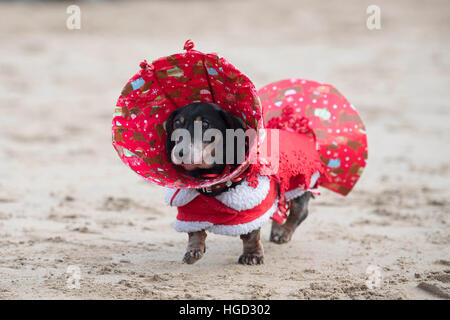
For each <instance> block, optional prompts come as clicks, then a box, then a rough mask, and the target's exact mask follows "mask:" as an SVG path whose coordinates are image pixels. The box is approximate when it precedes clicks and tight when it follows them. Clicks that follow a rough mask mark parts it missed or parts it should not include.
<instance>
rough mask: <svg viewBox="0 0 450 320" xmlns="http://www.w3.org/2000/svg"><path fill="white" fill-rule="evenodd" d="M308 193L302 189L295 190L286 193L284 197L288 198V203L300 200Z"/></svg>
mask: <svg viewBox="0 0 450 320" xmlns="http://www.w3.org/2000/svg"><path fill="white" fill-rule="evenodd" d="M305 192H306V191H305V190H303V189H301V188H295V189H292V190H289V191H286V192H285V193H284V197H285V198H286V201H289V200H292V199H295V198H298V197H300V196H302V195H303V194H304V193H305Z"/></svg>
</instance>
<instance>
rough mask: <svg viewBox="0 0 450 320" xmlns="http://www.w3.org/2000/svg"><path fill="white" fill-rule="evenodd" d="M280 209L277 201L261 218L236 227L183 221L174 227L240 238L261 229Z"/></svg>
mask: <svg viewBox="0 0 450 320" xmlns="http://www.w3.org/2000/svg"><path fill="white" fill-rule="evenodd" d="M277 208H278V200H277V201H275V203H274V204H273V206H272V207H271V208H270V209H269V210H267V212H266V213H264V214H263V215H262V216H260V217H259V218H257V219H255V220H253V221H250V222H247V223H241V224H235V225H221V224H212V223H211V222H206V221H181V220H178V219H177V220H175V222H174V224H173V227H174V228H175V230H176V231H178V232H195V231H200V230H208V231H210V232H212V233H216V234H222V235H227V236H238V235H241V234H247V233H249V232H252V231H253V230H256V229H259V228H261V227H262V226H263V225H264V224H265V223H266V222H267V221H268V220H269V219H270V217H272V215H273V214H274V213H275V212H276V211H277Z"/></svg>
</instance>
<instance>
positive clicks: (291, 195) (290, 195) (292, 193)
mask: <svg viewBox="0 0 450 320" xmlns="http://www.w3.org/2000/svg"><path fill="white" fill-rule="evenodd" d="M319 177H320V173H319V171H316V172H314V173H313V175H312V176H311V180H310V183H309V189H312V188H314V186H315V185H316V183H317V180H319ZM302 186H303V185H302ZM305 192H306V190H304V189H302V188H301V187H298V188H295V189H292V190H289V191H286V192H285V193H284V197H285V198H286V200H287V201H289V200H292V199H295V198H298V197H300V196H302V195H303V194H304V193H305Z"/></svg>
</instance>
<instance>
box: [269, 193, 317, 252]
mask: <svg viewBox="0 0 450 320" xmlns="http://www.w3.org/2000/svg"><path fill="white" fill-rule="evenodd" d="M311 197H312V193H311V192H305V193H304V194H303V195H302V196H300V197H298V198H295V199H293V200H291V209H290V211H289V216H288V217H287V219H286V221H285V222H284V223H283V224H279V223H278V222H276V221H272V231H271V232H270V241H272V242H274V243H278V244H282V243H286V242H289V241H290V240H291V238H292V235H293V234H294V231H295V229H297V227H298V226H299V225H300V224H301V223H302V222H303V221H304V220H305V219H306V217H307V216H308V203H309V199H311Z"/></svg>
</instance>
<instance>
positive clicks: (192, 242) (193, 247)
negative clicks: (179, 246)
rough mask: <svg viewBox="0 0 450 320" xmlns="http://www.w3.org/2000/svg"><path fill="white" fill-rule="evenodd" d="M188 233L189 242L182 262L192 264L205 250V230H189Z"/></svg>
mask: <svg viewBox="0 0 450 320" xmlns="http://www.w3.org/2000/svg"><path fill="white" fill-rule="evenodd" d="M188 235H189V242H188V245H187V248H186V253H185V254H184V257H183V262H184V263H188V264H193V263H195V262H197V261H198V260H200V259H201V258H202V257H203V254H204V253H205V251H206V245H205V240H206V232H205V230H202V231H196V232H189V233H188Z"/></svg>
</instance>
